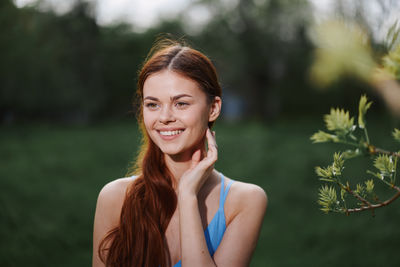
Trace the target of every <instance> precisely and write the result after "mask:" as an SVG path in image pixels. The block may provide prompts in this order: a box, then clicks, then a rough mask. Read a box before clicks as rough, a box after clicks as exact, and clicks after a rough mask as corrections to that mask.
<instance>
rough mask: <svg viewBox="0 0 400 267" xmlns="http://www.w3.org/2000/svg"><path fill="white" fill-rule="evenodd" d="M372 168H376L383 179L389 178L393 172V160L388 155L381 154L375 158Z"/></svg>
mask: <svg viewBox="0 0 400 267" xmlns="http://www.w3.org/2000/svg"><path fill="white" fill-rule="evenodd" d="M374 167H375V168H377V169H378V170H379V172H380V174H381V175H382V176H384V177H386V176H390V175H392V174H393V173H394V172H395V166H394V162H393V159H392V157H391V156H388V155H382V154H381V155H379V156H378V157H376V158H375V160H374ZM382 180H383V178H382Z"/></svg>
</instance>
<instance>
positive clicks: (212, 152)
mask: <svg viewBox="0 0 400 267" xmlns="http://www.w3.org/2000/svg"><path fill="white" fill-rule="evenodd" d="M206 137H207V143H208V152H207V157H206V158H205V159H206V160H209V161H210V162H212V163H211V164H214V163H215V162H216V161H217V157H218V146H217V142H216V140H215V132H214V134H212V133H211V130H210V129H207V133H206Z"/></svg>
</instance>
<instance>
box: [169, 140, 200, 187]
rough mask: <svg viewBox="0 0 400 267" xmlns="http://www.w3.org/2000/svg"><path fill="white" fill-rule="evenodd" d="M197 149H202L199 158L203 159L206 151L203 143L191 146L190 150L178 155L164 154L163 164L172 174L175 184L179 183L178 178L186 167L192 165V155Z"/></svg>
mask: <svg viewBox="0 0 400 267" xmlns="http://www.w3.org/2000/svg"><path fill="white" fill-rule="evenodd" d="M198 149H201V150H202V153H201V159H203V158H204V155H205V153H206V151H205V147H204V145H199V146H197V147H195V148H193V149H192V150H191V151H187V152H186V153H182V154H179V155H167V154H164V160H165V164H166V165H167V167H168V169H169V171H170V172H171V174H172V175H173V177H174V179H175V182H176V184H179V180H180V178H181V177H182V175H183V174H184V173H185V172H186V171H187V170H188V169H190V167H191V165H192V155H193V153H194V152H195V151H196V150H198Z"/></svg>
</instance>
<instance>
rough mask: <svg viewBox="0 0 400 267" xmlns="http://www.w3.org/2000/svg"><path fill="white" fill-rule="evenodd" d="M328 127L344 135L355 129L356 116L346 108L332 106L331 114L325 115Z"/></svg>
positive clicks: (337, 133)
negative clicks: (350, 113)
mask: <svg viewBox="0 0 400 267" xmlns="http://www.w3.org/2000/svg"><path fill="white" fill-rule="evenodd" d="M324 121H325V124H326V128H327V129H328V130H330V131H334V132H335V133H336V135H339V136H344V135H347V134H349V133H350V132H352V131H354V130H355V125H354V118H350V115H349V112H348V111H345V110H344V109H339V108H336V109H334V108H331V112H330V114H327V115H325V116H324Z"/></svg>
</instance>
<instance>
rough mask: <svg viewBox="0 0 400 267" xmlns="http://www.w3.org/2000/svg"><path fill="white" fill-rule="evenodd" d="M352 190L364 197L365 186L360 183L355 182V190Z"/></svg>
mask: <svg viewBox="0 0 400 267" xmlns="http://www.w3.org/2000/svg"><path fill="white" fill-rule="evenodd" d="M354 192H355V193H356V194H358V195H360V196H362V197H365V188H364V186H363V185H361V184H357V186H356V190H354Z"/></svg>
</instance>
